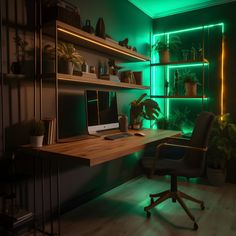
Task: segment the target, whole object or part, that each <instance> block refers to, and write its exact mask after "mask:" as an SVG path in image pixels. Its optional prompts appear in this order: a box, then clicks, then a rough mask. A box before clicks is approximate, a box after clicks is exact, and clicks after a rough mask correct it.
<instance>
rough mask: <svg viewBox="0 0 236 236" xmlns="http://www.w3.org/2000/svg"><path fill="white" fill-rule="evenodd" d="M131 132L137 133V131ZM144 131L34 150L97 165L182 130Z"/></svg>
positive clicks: (177, 133) (41, 153)
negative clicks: (124, 136)
mask: <svg viewBox="0 0 236 236" xmlns="http://www.w3.org/2000/svg"><path fill="white" fill-rule="evenodd" d="M129 132H130V133H135V131H129ZM142 132H143V133H145V134H146V135H145V136H135V135H134V136H130V137H126V138H120V139H116V140H105V139H104V138H103V137H95V138H92V139H85V140H80V141H73V142H66V143H57V144H53V145H48V146H43V147H42V148H37V149H34V150H35V151H37V152H40V155H47V156H48V157H49V156H56V157H57V158H63V157H64V158H74V159H76V160H78V161H79V163H81V164H84V165H87V166H95V165H98V164H102V163H104V162H108V161H111V160H114V159H117V158H121V157H123V156H126V155H129V154H132V153H134V152H137V151H140V150H143V149H144V148H145V145H146V144H148V143H152V142H155V141H158V140H162V139H165V138H168V137H172V136H176V135H179V134H180V131H173V130H151V129H146V130H143V131H142Z"/></svg>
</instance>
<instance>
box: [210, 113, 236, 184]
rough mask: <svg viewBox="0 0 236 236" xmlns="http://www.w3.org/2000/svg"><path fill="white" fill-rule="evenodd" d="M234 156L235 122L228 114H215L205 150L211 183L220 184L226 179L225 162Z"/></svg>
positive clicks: (235, 154)
mask: <svg viewBox="0 0 236 236" xmlns="http://www.w3.org/2000/svg"><path fill="white" fill-rule="evenodd" d="M232 158H236V124H235V123H233V122H232V121H231V120H230V114H229V113H227V114H224V115H222V116H220V115H219V116H216V117H215V121H214V123H213V127H212V131H211V134H210V139H209V148H208V151H207V177H208V181H209V183H210V184H212V185H216V186H219V185H222V184H223V183H224V182H225V179H226V174H227V173H226V172H227V171H226V168H227V162H228V161H229V160H231V159H232Z"/></svg>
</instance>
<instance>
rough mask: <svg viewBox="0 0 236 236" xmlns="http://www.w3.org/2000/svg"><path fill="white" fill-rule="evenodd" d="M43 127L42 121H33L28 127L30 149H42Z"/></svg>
mask: <svg viewBox="0 0 236 236" xmlns="http://www.w3.org/2000/svg"><path fill="white" fill-rule="evenodd" d="M44 132H45V127H44V123H43V121H41V120H39V121H36V120H33V121H32V123H31V127H30V143H31V145H32V147H42V145H43V137H44Z"/></svg>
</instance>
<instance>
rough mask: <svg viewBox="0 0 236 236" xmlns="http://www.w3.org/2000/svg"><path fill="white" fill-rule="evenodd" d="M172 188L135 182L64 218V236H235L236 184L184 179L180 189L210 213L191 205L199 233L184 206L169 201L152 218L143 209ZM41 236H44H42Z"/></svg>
mask: <svg viewBox="0 0 236 236" xmlns="http://www.w3.org/2000/svg"><path fill="white" fill-rule="evenodd" d="M168 187H169V178H168V177H156V178H154V179H147V178H146V177H140V178H136V179H133V180H131V181H129V182H127V183H125V184H123V185H121V186H119V187H117V188H115V189H113V190H111V191H109V192H107V193H105V194H103V195H101V196H100V197H99V198H97V199H95V200H93V201H91V202H89V203H87V204H85V205H83V206H81V207H79V208H77V209H75V210H73V211H71V212H69V213H67V214H65V215H63V216H62V219H61V230H62V234H61V235H63V236H78V235H79V236H80V235H81V236H134V235H135V236H154V235H155V236H159V235H160V236H170V235H171V236H177V235H179V236H192V235H194V236H195V235H204V236H211V235H212V236H213V235H214V236H218V235H219V236H222V235H224V236H235V235H236V185H233V184H225V185H224V186H221V187H213V186H210V185H207V184H206V183H205V184H204V183H203V182H202V183H199V182H196V181H195V182H194V181H191V182H188V181H187V180H186V179H182V180H181V181H180V183H179V189H180V190H181V191H184V192H186V193H188V194H190V195H192V196H195V197H197V198H199V199H204V201H205V206H206V208H205V210H204V211H202V210H200V207H199V206H198V205H197V204H195V203H192V202H189V201H186V203H187V205H188V206H189V208H190V210H191V212H192V213H193V214H194V216H195V218H196V221H197V223H198V225H199V229H198V230H197V231H193V230H192V227H193V224H192V221H191V220H190V219H189V218H188V216H187V215H186V214H185V212H184V211H183V209H182V208H181V207H180V205H179V204H178V203H172V202H171V200H167V201H165V202H164V203H162V204H161V205H160V206H158V208H155V209H153V210H152V211H151V213H152V215H151V218H150V219H147V218H146V214H145V212H144V210H143V207H144V206H146V205H147V204H148V203H149V199H148V194H149V193H153V192H160V191H163V190H165V189H167V188H168ZM37 235H41V234H37Z"/></svg>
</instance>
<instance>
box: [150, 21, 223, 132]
mask: <svg viewBox="0 0 236 236" xmlns="http://www.w3.org/2000/svg"><path fill="white" fill-rule="evenodd" d="M222 32H223V23H217V24H212V25H206V26H204V25H202V26H199V27H193V28H189V29H182V30H176V31H171V32H165V33H159V34H156V35H154V36H153V41H152V44H154V43H155V42H156V40H157V39H158V40H161V41H164V42H168V40H170V38H171V37H172V36H174V37H175V36H176V35H177V36H179V37H180V38H181V41H182V45H181V48H180V50H179V54H176V55H174V57H175V58H177V59H172V60H170V61H169V62H166V63H160V62H159V60H158V56H156V55H154V54H153V55H152V61H151V64H150V65H151V71H152V72H151V98H153V99H157V102H158V103H159V105H160V106H161V110H162V112H163V113H164V117H165V118H166V119H167V120H168V119H169V118H173V117H172V114H173V115H174V112H175V111H176V110H178V111H179V112H180V113H182V114H183V113H184V112H185V111H184V109H185V108H187V109H188V110H189V111H190V115H188V116H189V117H190V119H191V120H192V121H194V120H195V118H196V115H197V114H198V113H199V112H200V111H202V110H211V111H213V112H215V107H214V106H215V104H213V103H212V101H213V99H211V98H212V97H213V98H214V96H215V95H214V94H215V92H214V89H215V87H216V83H217V84H219V81H220V78H219V77H220V75H221V73H220V70H221V68H222V63H223V62H220V60H219V58H222V57H221V55H220V53H221V52H220V51H219V52H218V54H217V53H216V52H215V50H214V48H221V45H222ZM216 35H217V36H216ZM213 45H214V46H213ZM192 48H193V49H196V51H195V53H196V52H198V50H197V49H201V51H199V52H201V53H199V54H198V55H197V54H191V50H190V49H192ZM181 50H184V51H185V53H186V51H188V52H189V54H188V55H187V56H186V55H183V54H182V52H184V51H181ZM193 55H194V56H193ZM199 55H200V56H199ZM201 58H203V59H201ZM178 59H179V60H178ZM222 60H223V59H222ZM188 70H189V71H190V72H192V73H195V74H196V75H197V79H198V81H199V85H198V92H197V95H196V96H186V95H185V92H184V84H183V83H179V84H180V85H177V93H176V91H175V88H176V87H175V84H176V83H175V78H176V74H177V75H178V76H179V77H181V75H182V74H183V73H184V72H185V71H188ZM176 81H178V82H180V81H181V80H178V79H176ZM178 82H177V83H178ZM217 100H218V98H217ZM219 103H220V102H219ZM212 107H213V108H212ZM183 115H184V114H183ZM189 117H188V118H189ZM188 132H189V131H188Z"/></svg>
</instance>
